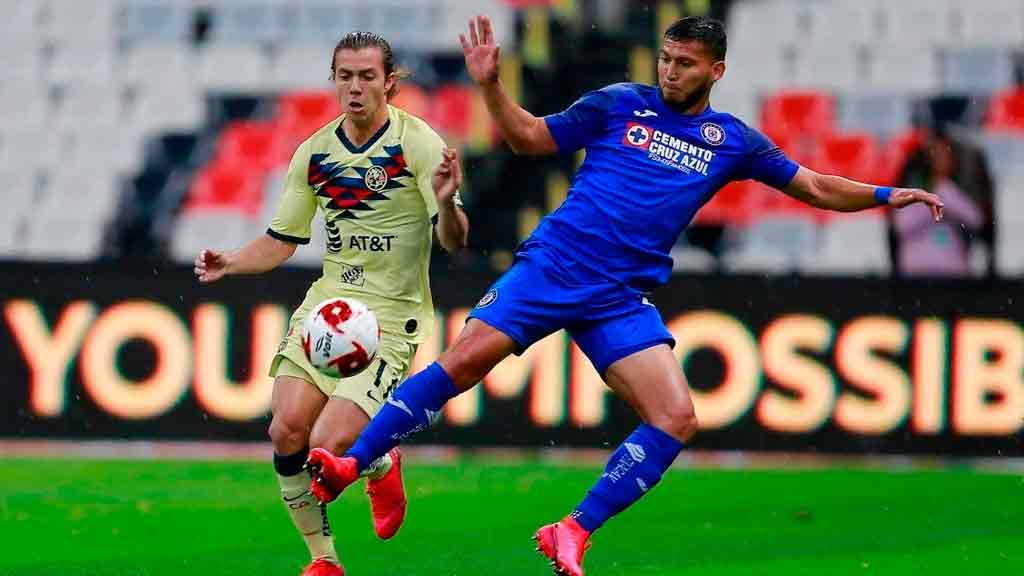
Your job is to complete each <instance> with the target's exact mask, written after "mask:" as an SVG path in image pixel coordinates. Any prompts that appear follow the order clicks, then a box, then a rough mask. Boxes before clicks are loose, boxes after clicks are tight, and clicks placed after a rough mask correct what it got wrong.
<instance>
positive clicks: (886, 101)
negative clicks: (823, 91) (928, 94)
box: [837, 92, 913, 137]
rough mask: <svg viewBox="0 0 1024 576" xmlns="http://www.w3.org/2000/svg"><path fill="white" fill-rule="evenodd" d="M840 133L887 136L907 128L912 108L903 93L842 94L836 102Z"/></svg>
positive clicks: (909, 123) (911, 116) (911, 118)
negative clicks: (868, 133) (867, 133)
mask: <svg viewBox="0 0 1024 576" xmlns="http://www.w3.org/2000/svg"><path fill="white" fill-rule="evenodd" d="M837 121H838V129H839V131H840V132H870V133H872V134H874V135H875V136H876V137H888V136H891V135H893V134H896V133H899V132H902V131H904V130H907V129H908V128H910V126H911V123H912V121H913V106H912V104H911V101H910V99H909V98H907V96H906V95H905V94H902V93H895V94H894V93H877V92H845V93H843V94H841V95H840V97H839V102H838V120H837Z"/></svg>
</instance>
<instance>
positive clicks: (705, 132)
mask: <svg viewBox="0 0 1024 576" xmlns="http://www.w3.org/2000/svg"><path fill="white" fill-rule="evenodd" d="M700 135H701V136H703V137H704V141H705V142H707V143H708V144H711V145H712V146H718V145H719V144H721V143H722V142H725V130H722V127H721V126H719V125H718V124H715V123H714V122H705V123H704V124H702V125H701V127H700Z"/></svg>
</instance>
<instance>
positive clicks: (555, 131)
mask: <svg viewBox="0 0 1024 576" xmlns="http://www.w3.org/2000/svg"><path fill="white" fill-rule="evenodd" d="M614 103H615V95H614V92H613V90H612V87H611V86H609V87H606V88H602V89H600V90H595V91H593V92H588V93H586V94H584V95H583V96H582V97H580V99H579V100H577V101H576V102H574V103H573V105H572V106H569V107H568V108H566V109H565V110H564V111H562V112H559V113H557V114H551V115H550V116H545V117H544V122H545V123H546V124H547V126H548V131H550V132H551V137H552V138H554V140H555V144H556V145H557V146H558V151H559V152H560V153H563V154H565V153H570V152H575V151H576V150H579V149H580V148H583V147H585V146H587V145H588V144H590V143H591V142H593V141H594V140H596V139H597V138H598V137H600V136H601V133H602V131H603V130H604V128H605V126H606V125H607V123H608V111H609V110H611V107H612V104H614Z"/></svg>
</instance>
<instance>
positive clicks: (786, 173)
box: [532, 83, 798, 291]
mask: <svg viewBox="0 0 1024 576" xmlns="http://www.w3.org/2000/svg"><path fill="white" fill-rule="evenodd" d="M544 120H545V121H546V122H547V126H548V129H549V130H550V131H551V135H552V137H553V138H554V140H555V143H556V144H557V145H558V150H559V152H561V153H572V152H575V151H576V150H579V149H580V148H584V149H586V160H585V161H584V162H583V165H582V166H581V167H580V168H579V170H578V171H577V172H576V177H575V179H574V180H573V183H572V187H571V188H570V190H569V195H568V198H566V200H565V202H564V203H563V204H562V206H561V207H559V208H558V210H556V211H555V212H553V213H552V214H550V215H549V216H547V217H546V218H545V219H544V220H543V222H541V224H540V226H538V228H537V230H536V231H534V233H533V236H532V238H533V239H535V240H539V241H541V242H543V243H544V244H546V245H548V246H549V247H550V248H551V249H553V250H554V251H556V252H557V253H558V255H559V256H560V257H562V258H565V259H566V260H569V261H572V262H573V263H578V264H579V265H581V266H584V267H586V268H588V269H590V270H591V271H593V272H594V273H597V274H601V275H603V276H605V277H608V278H610V279H614V280H616V281H619V282H623V283H625V284H627V285H628V286H630V287H632V288H634V289H637V290H640V291H648V290H650V289H652V288H654V287H656V286H658V285H661V284H664V283H665V282H666V281H668V277H669V274H670V273H671V271H672V258H671V256H669V252H670V250H671V249H672V245H673V244H675V242H676V239H677V238H678V237H679V234H680V233H681V232H682V231H683V229H684V228H686V226H687V225H688V224H689V222H690V220H692V219H693V216H694V214H696V212H697V210H698V209H699V208H700V207H701V206H703V205H704V204H705V203H706V202H707V201H708V200H710V199H711V197H712V196H714V194H715V192H717V191H718V190H719V189H721V188H722V187H723V186H725V185H726V184H728V183H729V182H731V181H734V180H746V179H754V180H757V181H759V182H763V183H765V184H768V185H769V186H773V187H775V188H785V187H786V185H788V184H789V182H790V180H792V179H793V176H794V175H795V174H796V172H797V169H798V166H797V164H796V163H794V162H793V161H791V160H790V159H789V158H787V157H786V155H785V154H784V153H783V152H782V151H781V150H780V149H779V148H778V147H777V146H775V145H774V144H772V143H771V142H770V141H769V140H768V139H767V138H765V137H764V136H763V135H762V134H761V133H760V132H758V131H757V130H754V129H752V128H750V127H749V126H747V125H746V124H744V123H743V122H742V121H741V120H739V119H738V118H736V117H735V116H732V115H731V114H725V113H721V112H715V111H714V110H712V109H711V108H710V107H709V108H708V109H707V110H706V111H705V112H703V113H701V114H698V115H686V114H680V113H679V112H676V111H675V110H672V109H671V108H669V107H668V106H666V105H665V103H664V102H663V101H662V99H661V95H660V94H659V90H658V88H657V87H654V86H647V85H642V84H628V83H624V84H614V85H611V86H608V87H606V88H603V89H601V90H597V91H594V92H590V93H588V94H586V95H584V96H583V97H582V98H580V99H579V100H578V101H576V103H574V104H573V105H572V106H571V107H569V108H568V109H567V110H565V111H564V112H561V113H559V114H553V115H551V116H547V117H545V119H544Z"/></svg>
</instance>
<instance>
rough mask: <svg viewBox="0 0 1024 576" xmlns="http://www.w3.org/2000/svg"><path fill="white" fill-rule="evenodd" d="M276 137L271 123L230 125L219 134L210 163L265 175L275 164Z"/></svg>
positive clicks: (243, 122)
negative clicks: (221, 163) (243, 166)
mask: <svg viewBox="0 0 1024 576" xmlns="http://www.w3.org/2000/svg"><path fill="white" fill-rule="evenodd" d="M277 144H278V137H277V131H276V126H275V124H273V123H271V122H258V121H240V122H232V123H230V124H228V126H227V127H226V128H225V129H224V131H223V132H221V134H220V138H219V139H218V140H217V150H216V153H215V155H214V160H213V161H214V162H227V163H231V164H234V163H238V164H245V165H248V166H249V167H250V170H254V171H259V172H261V173H262V172H265V171H266V170H269V169H271V168H273V167H274V166H275V165H276V164H277Z"/></svg>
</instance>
